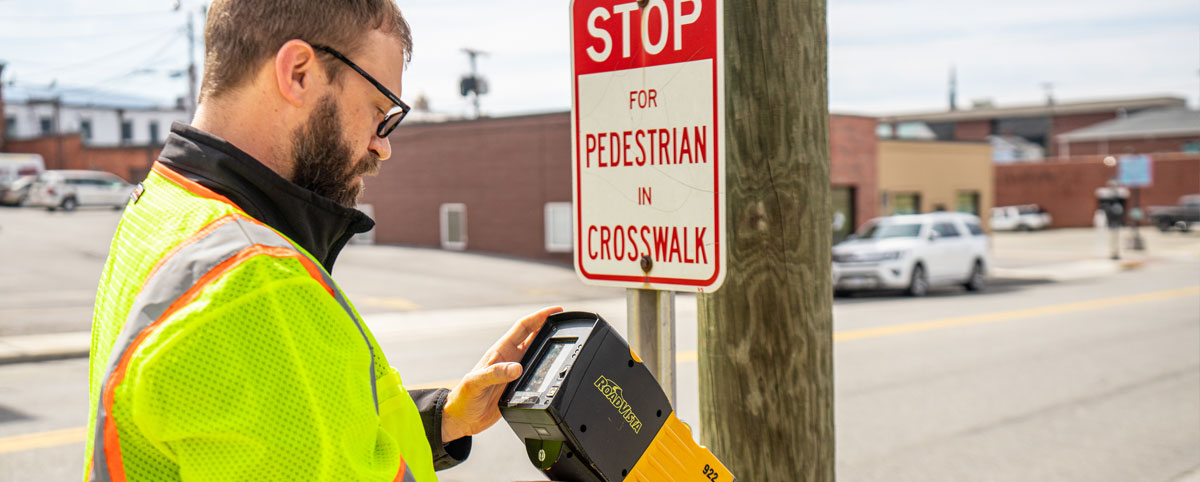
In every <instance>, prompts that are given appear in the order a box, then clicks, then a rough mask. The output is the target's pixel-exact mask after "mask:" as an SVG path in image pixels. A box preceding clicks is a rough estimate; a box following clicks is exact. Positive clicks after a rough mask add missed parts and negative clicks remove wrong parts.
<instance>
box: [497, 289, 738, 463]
mask: <svg viewBox="0 0 1200 482" xmlns="http://www.w3.org/2000/svg"><path fill="white" fill-rule="evenodd" d="M521 366H523V367H525V372H524V373H523V374H522V375H521V377H520V378H518V379H517V380H515V381H513V382H512V383H510V384H509V385H508V387H506V388H505V391H504V394H503V395H502V396H501V397H500V413H501V415H503V417H504V420H505V421H507V422H508V424H509V426H511V427H512V429H513V431H514V432H516V434H517V436H519V437H521V438H522V439H523V440H524V441H525V449H526V452H527V454H528V456H529V461H530V462H532V463H533V465H534V466H536V467H538V468H539V469H542V470H543V471H544V472H545V473H546V475H547V476H549V477H550V478H551V479H552V480H560V481H566V482H577V481H578V482H592V481H605V482H615V481H645V482H650V481H654V482H657V481H697V482H733V481H735V480H736V479H735V478H734V476H733V474H731V473H730V472H729V470H728V469H726V468H725V466H724V465H722V464H721V462H720V461H718V460H717V458H716V457H714V456H713V454H712V452H710V451H709V450H708V449H707V448H705V447H703V446H701V445H699V444H698V443H696V441H695V439H693V438H692V431H691V428H689V427H688V426H687V424H685V423H684V422H682V421H681V420H679V418H678V417H676V416H675V411H674V409H673V408H672V407H671V403H670V401H669V400H668V399H667V396H666V394H665V393H663V390H662V386H660V385H659V384H658V381H657V380H655V379H654V375H653V374H651V373H650V370H649V369H647V368H646V366H645V365H644V364H642V362H641V360H640V359H639V358H638V357H637V355H636V354H635V353H633V351H632V350H630V349H629V344H628V343H626V342H625V340H624V339H623V338H621V336H620V335H619V334H618V333H617V332H616V331H614V330H613V328H612V326H610V325H609V324H608V322H606V321H604V319H603V318H601V317H600V316H599V315H597V314H594V313H583V312H567V313H558V314H555V315H552V316H551V317H549V318H548V319H547V320H546V324H545V325H544V326H543V327H542V330H541V331H540V332H539V333H538V335H537V336H536V337H535V338H534V340H533V343H532V344H531V345H530V346H529V349H528V350H527V351H526V352H525V356H524V357H523V358H522V359H521Z"/></svg>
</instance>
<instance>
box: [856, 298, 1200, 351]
mask: <svg viewBox="0 0 1200 482" xmlns="http://www.w3.org/2000/svg"><path fill="white" fill-rule="evenodd" d="M1197 295H1200V286H1191V287H1187V288H1178V289H1173V290H1165V291H1155V292H1153V293H1142V294H1136V295H1126V296H1116V297H1112V298H1101V299H1096V300H1088V301H1077V302H1074V303H1062V304H1058V305H1049V306H1040V307H1037V308H1025V309H1020V310H1008V311H998V312H995V313H983V314H978V315H968V316H956V317H953V318H942V319H937V320H930V321H919V322H916V323H903V324H899V325H888V326H877V327H874V328H863V329H859V330H848V331H839V332H837V333H834V334H833V341H852V340H864V339H867V338H880V337H885V336H894V335H902V334H907V333H918V332H922V331H932V330H941V329H945V328H953V327H958V326H968V325H982V324H985V323H997V322H1001V321H1012V320H1019V319H1023V318H1032V317H1035V316H1045V315H1056V314H1061V313H1072V312H1076V311H1085V310H1096V309H1100V308H1113V307H1117V306H1126V305H1133V304H1138V303H1149V302H1151V301H1162V300H1169V299H1174V298H1184V297H1188V296H1197Z"/></svg>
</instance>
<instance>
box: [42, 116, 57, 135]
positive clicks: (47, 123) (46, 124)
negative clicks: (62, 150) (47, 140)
mask: <svg viewBox="0 0 1200 482" xmlns="http://www.w3.org/2000/svg"><path fill="white" fill-rule="evenodd" d="M38 124H40V125H41V128H42V131H41V132H42V135H43V136H48V135H50V131H51V130H53V129H54V122H53V121H51V120H50V118H49V117H42V118H41V119H38Z"/></svg>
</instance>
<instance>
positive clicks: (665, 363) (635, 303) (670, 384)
mask: <svg viewBox="0 0 1200 482" xmlns="http://www.w3.org/2000/svg"><path fill="white" fill-rule="evenodd" d="M625 302H626V309H627V310H628V317H627V319H628V334H629V337H628V338H629V348H630V349H632V350H633V351H634V353H636V354H637V356H638V357H640V358H641V359H642V363H645V364H646V368H649V369H650V373H653V374H654V378H656V379H658V383H659V385H662V387H663V391H664V392H666V394H667V400H670V401H671V405H672V406H675V292H674V291H659V290H642V289H629V290H626V295H625Z"/></svg>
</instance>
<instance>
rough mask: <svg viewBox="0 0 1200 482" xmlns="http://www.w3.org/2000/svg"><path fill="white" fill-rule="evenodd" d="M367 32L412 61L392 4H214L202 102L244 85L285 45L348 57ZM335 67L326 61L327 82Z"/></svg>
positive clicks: (301, 0)
mask: <svg viewBox="0 0 1200 482" xmlns="http://www.w3.org/2000/svg"><path fill="white" fill-rule="evenodd" d="M371 30H382V31H384V32H385V33H389V34H392V35H395V36H396V37H397V38H399V39H400V41H401V43H402V44H403V47H404V59H405V62H406V63H407V62H408V60H409V59H411V58H412V33H411V31H410V29H409V27H408V22H406V21H405V20H404V16H403V15H401V14H400V9H399V8H398V7H397V6H396V4H395V2H394V1H393V0H216V1H214V2H213V3H212V5H211V6H210V7H209V9H208V22H207V24H206V25H205V27H204V46H205V47H204V82H203V84H202V85H201V88H200V98H202V99H203V98H205V97H207V96H219V95H221V94H222V93H225V92H228V91H229V90H231V89H233V88H235V87H238V86H239V85H241V84H243V83H244V82H246V81H247V79H249V78H250V77H251V76H252V75H254V72H255V70H256V68H257V67H258V65H259V63H261V62H262V61H264V60H266V59H268V58H270V57H272V56H274V55H275V53H276V52H277V51H278V50H279V47H281V46H283V44H284V43H286V42H287V41H289V40H292V39H300V40H304V41H306V42H311V43H316V44H324V45H328V46H330V47H333V48H335V49H337V50H338V51H340V52H342V53H344V54H345V55H347V56H351V55H353V54H354V52H355V51H357V50H358V49H359V47H361V46H362V42H363V39H364V38H365V35H366V33H367V32H370V31H371ZM339 65H340V63H339V62H327V63H326V74H327V75H328V76H329V78H330V80H333V79H335V78H336V77H337V72H338V70H337V67H338V66H339Z"/></svg>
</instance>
